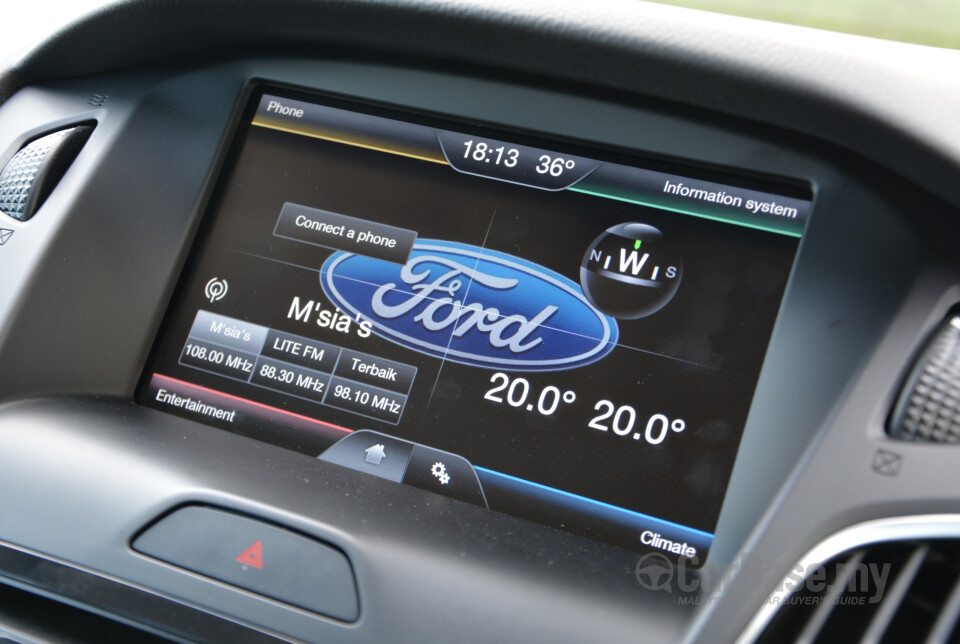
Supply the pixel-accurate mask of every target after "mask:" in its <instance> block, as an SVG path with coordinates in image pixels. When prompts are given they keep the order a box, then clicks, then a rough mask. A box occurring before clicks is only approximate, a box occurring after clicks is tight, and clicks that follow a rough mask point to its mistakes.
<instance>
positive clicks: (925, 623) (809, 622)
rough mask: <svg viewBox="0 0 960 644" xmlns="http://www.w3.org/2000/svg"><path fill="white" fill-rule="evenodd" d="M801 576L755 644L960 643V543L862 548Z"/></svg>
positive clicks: (850, 551) (881, 545)
mask: <svg viewBox="0 0 960 644" xmlns="http://www.w3.org/2000/svg"><path fill="white" fill-rule="evenodd" d="M803 572H804V574H805V575H806V577H805V578H804V579H803V582H802V583H799V578H798V579H797V586H798V588H796V589H794V591H793V593H792V594H789V595H786V596H783V597H781V598H780V608H779V610H777V612H776V613H775V614H774V616H773V618H772V619H771V620H770V623H769V624H768V625H767V628H766V629H764V631H763V632H762V633H761V634H760V636H759V637H758V639H757V640H756V641H757V642H760V643H764V644H766V643H768V642H794V641H795V642H806V643H820V642H882V643H886V642H929V643H933V642H957V641H960V629H958V624H957V622H958V616H960V540H955V539H942V540H927V541H897V542H890V543H882V544H876V545H871V546H864V547H862V548H857V549H853V550H848V551H846V552H844V553H841V554H840V555H837V556H836V557H833V558H832V559H830V560H829V561H827V562H826V563H823V564H818V565H816V566H812V567H810V568H808V569H805V570H804V571H803Z"/></svg>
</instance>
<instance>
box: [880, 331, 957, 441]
mask: <svg viewBox="0 0 960 644" xmlns="http://www.w3.org/2000/svg"><path fill="white" fill-rule="evenodd" d="M887 432H888V433H889V434H890V436H892V437H893V438H898V439H901V440H912V441H927V442H933V443H957V442H960V315H954V316H951V317H950V318H949V319H948V320H947V321H946V322H945V323H944V324H943V325H942V326H941V327H940V328H939V329H938V330H937V332H936V333H935V334H934V336H933V337H932V338H931V340H930V341H929V342H928V344H927V346H926V348H925V349H924V351H923V353H922V354H921V355H920V359H919V360H917V364H916V365H915V366H914V368H913V371H912V372H911V374H910V376H909V377H908V378H907V381H906V383H905V384H904V388H903V390H902V391H901V392H900V398H899V400H898V401H897V405H896V407H894V411H893V413H892V414H891V416H890V423H889V425H888V426H887Z"/></svg>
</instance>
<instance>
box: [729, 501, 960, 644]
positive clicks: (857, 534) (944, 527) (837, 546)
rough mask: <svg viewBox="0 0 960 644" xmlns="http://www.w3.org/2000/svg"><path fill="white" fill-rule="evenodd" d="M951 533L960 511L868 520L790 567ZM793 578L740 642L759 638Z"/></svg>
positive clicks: (957, 532)
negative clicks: (880, 546)
mask: <svg viewBox="0 0 960 644" xmlns="http://www.w3.org/2000/svg"><path fill="white" fill-rule="evenodd" d="M950 537H952V538H960V514H928V515H914V516H906V517H895V518H890V519H877V520H875V521H867V522H865V523H859V524H857V525H854V526H850V527H849V528H846V529H844V530H841V531H840V532H838V533H836V534H834V535H833V536H830V537H827V538H826V539H824V540H823V541H821V542H820V543H819V544H817V545H816V546H814V547H813V548H812V549H811V550H809V551H808V552H807V553H806V554H805V555H804V556H803V557H801V558H800V560H799V561H798V562H797V565H796V566H794V567H792V568H791V570H796V569H797V566H800V569H801V570H806V569H808V567H810V566H815V565H816V564H822V563H825V562H827V561H829V560H830V559H832V558H833V557H835V556H837V555H838V554H840V553H841V552H845V551H847V550H852V549H854V548H858V547H861V546H868V545H872V544H876V543H884V542H887V541H901V540H904V539H942V538H950ZM793 581H795V579H792V578H790V577H788V576H786V575H785V576H784V577H783V579H782V580H781V582H780V585H779V586H778V588H779V589H780V590H777V591H776V592H774V593H772V594H771V595H770V596H769V597H767V600H766V601H765V602H764V603H763V605H762V606H761V607H760V610H758V611H757V614H756V615H754V616H753V619H752V620H750V623H749V624H748V625H747V627H746V628H745V629H744V631H743V633H741V634H740V637H739V638H737V644H752V643H753V642H755V641H756V640H757V638H758V637H759V636H760V634H761V633H762V632H763V630H764V629H765V628H766V627H767V624H769V623H770V620H771V619H773V616H774V614H775V613H776V612H777V610H778V609H779V607H780V605H781V604H783V603H786V602H785V601H784V600H785V599H786V598H787V597H789V596H790V595H791V594H792V592H793V591H792V590H786V589H787V588H792V586H793V584H792V582H793Z"/></svg>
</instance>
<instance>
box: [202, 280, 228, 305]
mask: <svg viewBox="0 0 960 644" xmlns="http://www.w3.org/2000/svg"><path fill="white" fill-rule="evenodd" d="M229 288H230V285H229V284H227V280H222V279H220V278H218V277H214V278H211V279H210V281H209V282H207V286H206V288H204V289H203V294H204V295H206V296H207V299H208V300H210V303H211V304H213V303H214V302H218V301H220V300H222V299H223V298H224V296H225V295H226V294H227V291H228V290H229Z"/></svg>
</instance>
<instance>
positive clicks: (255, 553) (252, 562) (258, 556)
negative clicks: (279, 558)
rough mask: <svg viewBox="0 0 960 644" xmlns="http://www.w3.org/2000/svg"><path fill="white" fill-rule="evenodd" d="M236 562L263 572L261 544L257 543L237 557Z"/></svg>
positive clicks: (260, 542)
mask: <svg viewBox="0 0 960 644" xmlns="http://www.w3.org/2000/svg"><path fill="white" fill-rule="evenodd" d="M237 561H239V562H240V563H242V564H243V565H244V566H250V567H251V568H257V569H259V570H263V542H262V541H257V542H255V543H254V544H253V545H251V546H250V547H249V548H247V549H246V550H244V551H243V552H241V553H240V554H239V555H237Z"/></svg>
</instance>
